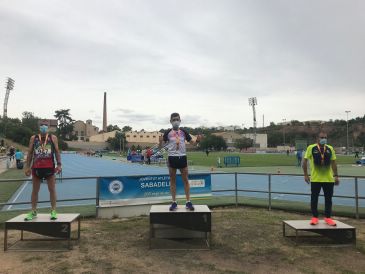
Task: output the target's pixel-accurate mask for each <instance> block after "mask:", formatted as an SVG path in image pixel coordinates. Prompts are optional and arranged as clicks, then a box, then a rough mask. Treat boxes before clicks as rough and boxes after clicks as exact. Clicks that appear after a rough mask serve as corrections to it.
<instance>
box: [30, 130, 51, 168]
mask: <svg viewBox="0 0 365 274" xmlns="http://www.w3.org/2000/svg"><path fill="white" fill-rule="evenodd" d="M54 154H55V153H54V144H53V141H52V135H51V134H47V135H46V136H44V137H42V136H41V135H40V134H39V135H36V136H35V137H34V144H33V166H32V167H33V168H54V166H55V165H54Z"/></svg>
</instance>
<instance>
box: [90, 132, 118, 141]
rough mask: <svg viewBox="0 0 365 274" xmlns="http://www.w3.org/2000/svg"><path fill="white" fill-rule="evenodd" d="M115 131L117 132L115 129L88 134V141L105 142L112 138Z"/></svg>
mask: <svg viewBox="0 0 365 274" xmlns="http://www.w3.org/2000/svg"><path fill="white" fill-rule="evenodd" d="M116 133H117V130H114V131H110V132H105V133H100V134H97V135H93V136H90V138H89V141H90V142H106V141H107V140H108V139H109V138H114V137H115V134H116Z"/></svg>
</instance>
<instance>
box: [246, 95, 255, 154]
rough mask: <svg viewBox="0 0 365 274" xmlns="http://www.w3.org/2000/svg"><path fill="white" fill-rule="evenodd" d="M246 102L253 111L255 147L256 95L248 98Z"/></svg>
mask: <svg viewBox="0 0 365 274" xmlns="http://www.w3.org/2000/svg"><path fill="white" fill-rule="evenodd" d="M248 104H249V105H250V106H252V111H253V128H254V134H253V147H254V148H255V149H256V109H255V106H256V105H257V98H256V97H251V98H248Z"/></svg>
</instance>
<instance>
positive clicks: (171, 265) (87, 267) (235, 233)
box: [0, 207, 365, 274]
mask: <svg viewBox="0 0 365 274" xmlns="http://www.w3.org/2000/svg"><path fill="white" fill-rule="evenodd" d="M309 218H310V216H308V215H303V214H297V213H291V212H285V211H280V210H274V211H267V210H265V209H261V208H251V207H240V208H233V207H221V208H213V210H212V249H211V250H209V251H201V250H161V249H149V248H148V246H149V245H148V239H149V219H148V217H147V216H143V217H138V218H128V219H113V220H100V219H82V222H81V240H80V242H79V244H77V245H75V246H74V248H73V250H71V251H67V252H0V261H1V271H0V272H2V273H9V274H10V273H213V274H215V273H217V274H218V273H232V274H233V273H237V274H238V273H265V274H266V273H294V274H295V273H341V274H345V273H363V271H364V269H365V234H364V233H363V231H364V230H365V223H364V222H362V221H357V220H354V219H347V218H341V219H340V220H341V221H343V222H345V223H348V224H350V225H353V226H355V227H356V228H357V230H358V235H357V245H356V246H351V247H341V248H340V249H339V248H333V247H318V246H317V247H313V245H312V246H311V247H308V246H305V245H298V246H297V245H295V244H294V243H293V242H292V241H291V240H290V239H288V238H284V237H283V236H282V220H303V219H309ZM0 232H2V231H1V230H0ZM24 235H25V237H26V238H29V237H32V236H30V235H29V233H27V232H25V234H24ZM9 237H10V241H12V242H13V241H15V240H16V239H18V238H19V232H16V231H11V232H10V234H9ZM33 237H34V236H33ZM2 240H3V233H0V241H2ZM156 241H162V243H161V242H159V243H160V245H162V244H163V245H165V244H166V245H167V246H171V247H181V246H182V247H185V248H186V247H191V243H190V242H186V241H171V240H156ZM307 241H309V243H312V244H313V243H314V241H315V240H313V239H312V240H308V239H307ZM154 243H155V244H156V245H158V243H156V242H154ZM21 244H22V245H23V246H27V247H33V248H37V247H38V248H39V247H43V248H47V247H48V248H50V247H51V248H55V247H59V246H60V245H61V246H62V243H60V242H56V243H49V242H37V243H36V245H35V244H33V243H32V242H29V241H28V242H24V243H21ZM189 244H190V245H189ZM317 245H318V244H317Z"/></svg>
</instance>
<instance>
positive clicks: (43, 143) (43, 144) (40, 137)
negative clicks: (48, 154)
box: [38, 133, 48, 152]
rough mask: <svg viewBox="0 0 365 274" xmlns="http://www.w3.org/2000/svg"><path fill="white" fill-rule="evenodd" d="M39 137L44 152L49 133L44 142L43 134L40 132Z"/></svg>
mask: <svg viewBox="0 0 365 274" xmlns="http://www.w3.org/2000/svg"><path fill="white" fill-rule="evenodd" d="M38 137H39V142H40V143H41V148H42V152H44V147H45V146H46V145H47V140H48V133H47V135H46V139H45V140H44V142H42V136H41V135H40V134H38Z"/></svg>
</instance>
